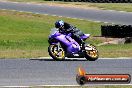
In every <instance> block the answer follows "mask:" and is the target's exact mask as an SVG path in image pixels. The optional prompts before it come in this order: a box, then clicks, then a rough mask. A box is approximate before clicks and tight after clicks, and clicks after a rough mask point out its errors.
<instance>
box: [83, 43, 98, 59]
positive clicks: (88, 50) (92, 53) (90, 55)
mask: <svg viewBox="0 0 132 88" xmlns="http://www.w3.org/2000/svg"><path fill="white" fill-rule="evenodd" d="M98 57H99V54H98V50H97V49H96V47H95V46H94V45H92V44H87V45H86V46H85V58H86V59H87V60H89V61H95V60H97V59H98Z"/></svg>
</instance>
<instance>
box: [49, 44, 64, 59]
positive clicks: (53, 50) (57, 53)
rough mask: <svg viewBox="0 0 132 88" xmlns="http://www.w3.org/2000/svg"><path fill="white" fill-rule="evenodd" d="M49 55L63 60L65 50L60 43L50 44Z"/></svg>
mask: <svg viewBox="0 0 132 88" xmlns="http://www.w3.org/2000/svg"><path fill="white" fill-rule="evenodd" d="M48 52H49V55H50V56H51V57H52V58H53V59H54V60H56V61H61V60H64V59H65V51H64V49H63V48H61V47H60V46H59V47H58V45H49V47H48Z"/></svg>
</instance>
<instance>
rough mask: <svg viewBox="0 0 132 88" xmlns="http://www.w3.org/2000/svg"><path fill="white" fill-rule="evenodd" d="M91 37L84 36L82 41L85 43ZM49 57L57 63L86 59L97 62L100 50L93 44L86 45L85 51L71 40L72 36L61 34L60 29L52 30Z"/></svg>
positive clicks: (49, 40) (88, 35)
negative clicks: (67, 59)
mask: <svg viewBox="0 0 132 88" xmlns="http://www.w3.org/2000/svg"><path fill="white" fill-rule="evenodd" d="M89 37H90V34H84V35H82V36H81V39H83V40H84V41H85V40H86V39H87V38H89ZM48 42H49V47H48V52H49V55H50V56H51V57H52V58H53V59H54V60H57V61H60V60H64V59H65V57H67V58H84V57H85V58H86V59H87V60H89V61H95V60H97V59H98V56H99V54H98V50H97V49H96V47H95V46H94V45H92V44H86V43H85V49H82V47H81V46H80V45H79V44H78V43H77V42H76V41H75V40H74V39H73V38H71V34H70V33H69V34H66V35H65V34H61V33H60V32H59V30H58V29H56V28H53V29H51V33H50V35H49V39H48Z"/></svg>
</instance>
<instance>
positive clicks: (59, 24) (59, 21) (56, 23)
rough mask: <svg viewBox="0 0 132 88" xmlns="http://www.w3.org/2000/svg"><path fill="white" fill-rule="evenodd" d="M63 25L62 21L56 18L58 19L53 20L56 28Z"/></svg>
mask: <svg viewBox="0 0 132 88" xmlns="http://www.w3.org/2000/svg"><path fill="white" fill-rule="evenodd" d="M63 26H64V21H62V20H58V21H56V22H55V27H56V28H61V27H63Z"/></svg>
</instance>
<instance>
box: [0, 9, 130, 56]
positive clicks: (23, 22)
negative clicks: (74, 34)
mask: <svg viewBox="0 0 132 88" xmlns="http://www.w3.org/2000/svg"><path fill="white" fill-rule="evenodd" d="M58 19H62V20H64V21H66V22H69V23H71V24H73V25H76V26H77V27H78V28H80V29H81V30H82V31H83V32H84V33H90V34H91V35H92V36H99V35H100V26H101V25H102V24H103V23H96V22H91V21H86V20H77V19H71V18H65V17H57V16H49V15H40V14H32V13H24V12H16V11H6V10H0V58H37V57H44V56H48V52H47V47H48V42H47V40H48V35H49V34H50V29H51V28H53V27H54V22H55V21H56V20H58ZM87 42H90V43H92V44H95V45H97V44H99V43H101V42H102V41H101V40H99V39H93V38H92V37H91V38H90V39H89V40H88V41H87ZM131 46H132V44H126V45H105V46H99V47H98V49H99V52H100V57H132V53H131V52H132V47H131Z"/></svg>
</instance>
